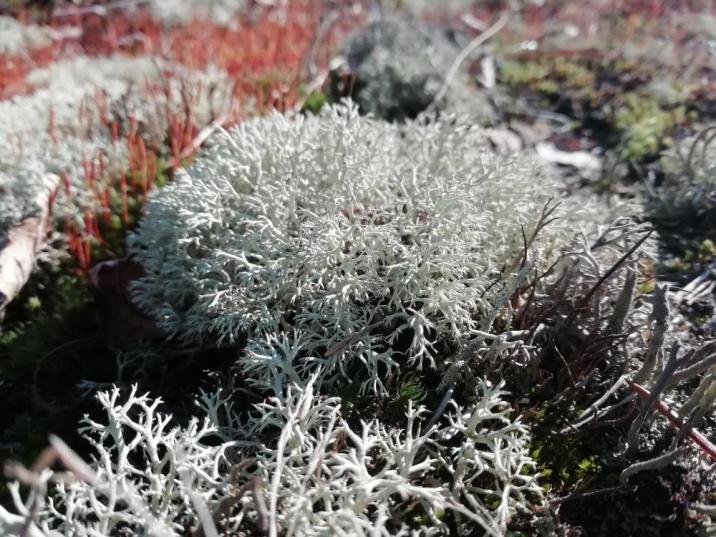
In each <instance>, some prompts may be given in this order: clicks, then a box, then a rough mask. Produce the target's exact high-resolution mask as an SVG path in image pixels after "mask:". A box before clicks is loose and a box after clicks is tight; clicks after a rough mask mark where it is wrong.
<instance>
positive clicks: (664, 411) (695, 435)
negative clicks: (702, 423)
mask: <svg viewBox="0 0 716 537" xmlns="http://www.w3.org/2000/svg"><path fill="white" fill-rule="evenodd" d="M628 385H629V389H630V390H631V391H633V392H634V393H635V394H637V395H638V396H639V397H640V398H641V399H643V400H644V401H647V400H648V399H649V397H651V393H649V390H647V389H646V388H644V386H642V385H640V384H637V383H636V382H632V381H629V383H628ZM656 409H657V410H658V411H659V413H660V414H661V415H662V416H664V417H666V419H667V420H668V421H669V423H670V424H671V425H672V427H674V428H675V429H681V428H682V427H683V426H684V422H683V420H682V419H681V418H680V417H679V416H677V415H676V414H675V413H674V411H672V410H671V409H670V408H669V407H668V406H667V405H666V403H664V402H663V401H662V400H661V399H659V400H657V402H656ZM687 435H688V437H689V439H690V440H691V441H692V442H693V443H694V444H696V445H697V446H699V447H700V448H701V451H703V452H704V453H706V454H707V455H708V456H709V457H711V458H712V459H713V460H715V461H716V446H714V445H713V444H712V443H711V441H710V440H709V439H708V438H706V437H705V436H704V435H703V434H701V433H700V432H699V431H697V430H696V429H694V428H692V429H691V430H690V431H689V432H688V433H687Z"/></svg>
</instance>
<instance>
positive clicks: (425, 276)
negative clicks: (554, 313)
mask: <svg viewBox="0 0 716 537" xmlns="http://www.w3.org/2000/svg"><path fill="white" fill-rule="evenodd" d="M558 195H559V189H558V186H557V185H556V184H555V183H553V182H552V181H551V180H550V179H549V178H548V177H545V175H544V174H543V173H542V172H541V170H540V168H539V166H537V164H536V163H535V162H534V161H532V160H531V159H529V158H525V157H521V156H517V155H495V154H493V153H492V152H491V151H490V150H489V149H488V147H487V144H486V143H485V141H484V137H483V135H482V133H481V131H480V130H479V129H475V128H472V127H468V126H462V125H460V124H459V123H456V122H455V121H452V120H445V121H441V122H435V123H432V124H421V123H409V124H407V125H404V126H397V125H391V124H388V123H385V122H382V121H376V120H372V119H368V118H364V117H361V116H359V115H358V113H357V109H356V108H355V107H353V106H352V105H342V106H336V107H330V108H327V109H326V110H325V111H324V112H323V113H322V114H321V116H320V117H303V116H301V117H296V118H293V119H289V118H287V117H286V116H283V115H280V114H278V113H275V114H273V115H271V116H269V117H266V118H262V119H256V120H253V121H249V122H246V123H243V124H241V125H239V126H238V127H236V128H234V129H233V130H232V131H231V132H230V133H222V134H219V135H217V136H216V137H214V138H213V140H212V143H211V147H209V148H208V149H207V150H206V151H205V152H204V153H203V155H202V156H201V157H200V158H199V159H198V160H197V161H196V162H195V163H194V164H193V165H192V166H191V168H189V170H188V173H185V174H182V177H181V179H179V180H177V181H175V182H174V183H173V184H172V185H170V186H168V187H167V188H165V189H163V190H162V191H161V192H160V193H158V194H157V195H156V196H154V197H153V198H152V199H151V200H150V202H149V204H148V206H147V210H146V216H145V218H144V219H143V220H142V222H141V224H140V228H139V230H138V232H137V233H136V235H135V236H134V237H132V238H131V239H130V251H131V254H132V255H134V256H135V257H136V258H137V259H138V260H139V261H140V262H141V263H142V265H143V266H144V268H145V269H146V271H147V274H148V275H147V277H146V278H145V279H143V280H142V281H141V282H140V285H138V286H137V289H136V300H137V302H138V304H140V305H141V306H142V307H143V308H144V309H145V310H146V311H147V312H149V313H151V314H152V315H153V316H154V317H155V318H156V319H157V321H158V323H159V325H160V326H161V327H162V328H163V329H165V330H166V331H167V332H169V333H170V334H172V335H174V336H175V337H177V338H181V339H183V340H192V339H194V340H206V341H227V340H235V339H237V338H238V337H239V336H240V335H247V336H248V341H249V342H248V346H247V350H246V352H245V353H244V356H243V357H242V365H243V367H244V368H245V370H246V372H247V373H249V377H250V379H251V382H253V383H254V384H255V385H256V386H257V387H260V388H262V389H271V390H273V391H274V392H275V393H281V392H282V391H283V384H284V383H285V381H286V380H290V379H293V380H298V379H301V378H303V379H305V378H307V376H309V375H310V374H312V373H313V372H315V371H318V370H321V371H322V372H323V382H327V383H331V382H333V381H335V380H336V379H338V378H340V377H341V376H350V377H351V378H354V379H357V380H360V382H361V383H362V385H363V388H364V389H367V390H373V391H375V392H377V393H385V391H386V390H385V387H384V385H383V381H382V379H384V378H385V377H386V375H389V374H390V373H391V372H393V371H395V370H396V369H399V368H401V367H408V368H417V369H422V368H427V367H431V368H434V367H438V366H439V365H440V364H436V357H437V356H438V355H439V354H440V353H443V354H445V353H448V352H449V351H450V349H455V348H459V347H460V346H462V345H463V344H464V342H465V341H466V340H467V339H469V338H470V337H472V336H474V335H475V334H476V333H478V332H479V331H488V330H490V328H491V326H492V323H493V322H494V320H495V319H496V318H497V316H498V314H499V312H500V311H501V310H502V308H504V307H508V308H509V300H508V299H509V296H510V295H511V294H512V292H513V291H514V289H515V288H516V286H518V285H519V284H520V283H521V282H524V278H525V277H526V275H527V273H529V271H530V270H531V269H532V268H533V267H534V266H535V264H539V263H541V262H542V258H543V257H545V256H550V255H552V254H554V253H555V252H554V250H555V249H556V245H557V244H558V243H560V241H561V243H564V242H565V241H564V239H565V237H571V236H572V234H573V233H574V230H575V227H572V229H568V228H569V227H571V226H576V222H578V218H579V213H578V211H577V212H574V213H573V214H574V215H575V216H574V220H573V221H572V222H571V226H570V225H569V223H567V222H565V223H563V224H561V225H559V224H552V225H551V226H548V228H547V229H546V230H544V231H541V232H540V233H538V234H537V238H536V239H535V240H534V241H532V244H531V247H530V248H529V250H530V251H529V252H527V255H526V256H525V240H527V239H528V238H529V237H530V236H531V235H532V234H533V232H534V231H535V230H536V229H537V228H538V227H539V223H538V222H539V221H540V219H541V217H542V210H543V208H544V207H545V206H546V205H547V204H548V203H549V202H550V200H551V199H552V198H554V197H555V196H558ZM523 233H524V235H523Z"/></svg>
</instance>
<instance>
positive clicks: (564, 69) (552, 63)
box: [501, 57, 595, 97]
mask: <svg viewBox="0 0 716 537" xmlns="http://www.w3.org/2000/svg"><path fill="white" fill-rule="evenodd" d="M501 77H502V81H503V82H504V83H505V84H508V85H510V86H518V87H526V88H528V89H531V90H533V91H537V92H539V93H545V94H553V93H558V92H559V91H562V90H569V91H571V92H574V93H576V96H578V97H591V96H593V94H594V84H595V75H594V72H593V71H592V70H591V69H589V68H588V67H585V66H584V65H582V64H581V63H580V62H578V61H575V60H572V59H570V58H564V57H557V58H546V59H539V60H527V61H515V60H507V61H505V62H503V64H502V68H501Z"/></svg>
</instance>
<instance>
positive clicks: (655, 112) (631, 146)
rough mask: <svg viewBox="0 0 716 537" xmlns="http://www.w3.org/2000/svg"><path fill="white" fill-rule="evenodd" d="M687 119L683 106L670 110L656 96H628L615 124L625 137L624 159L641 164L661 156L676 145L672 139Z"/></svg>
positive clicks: (615, 114) (622, 144) (616, 114)
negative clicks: (660, 154)
mask: <svg viewBox="0 0 716 537" xmlns="http://www.w3.org/2000/svg"><path fill="white" fill-rule="evenodd" d="M685 119H686V110H685V108H684V107H683V106H677V107H675V108H666V107H663V106H662V105H661V104H660V103H659V102H658V100H657V99H656V98H654V97H652V96H649V95H645V94H641V93H627V94H626V95H624V100H623V104H622V105H621V106H620V107H618V108H617V109H616V111H615V113H614V124H615V126H616V128H617V129H619V131H620V132H621V137H622V143H621V146H622V149H621V156H622V158H623V159H624V160H628V161H639V160H641V159H643V158H644V157H645V156H647V155H649V154H655V153H657V152H658V151H660V150H661V149H662V148H664V147H666V146H668V145H669V144H670V143H672V142H671V138H670V136H669V135H670V134H671V132H672V130H673V129H674V127H675V126H676V125H678V124H679V123H682V122H683V121H684V120H685Z"/></svg>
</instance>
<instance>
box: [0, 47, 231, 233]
mask: <svg viewBox="0 0 716 537" xmlns="http://www.w3.org/2000/svg"><path fill="white" fill-rule="evenodd" d="M170 71H171V72H172V73H173V76H172V77H171V78H170V79H169V80H168V81H166V82H165V84H166V85H167V86H168V87H167V90H166V91H165V90H164V89H162V90H161V91H159V92H158V91H157V90H152V91H150V88H152V87H153V86H157V85H158V83H159V81H161V80H164V78H166V74H167V73H168V72H170ZM163 77H164V78H163ZM26 80H27V83H28V84H29V85H30V86H31V87H33V88H35V89H34V90H33V91H32V92H31V93H29V94H28V95H22V96H17V97H13V98H10V99H7V100H5V101H0V115H2V118H3V121H2V124H0V192H9V193H10V195H11V197H10V195H9V196H8V197H7V198H5V199H4V200H3V201H2V202H1V203H2V205H1V206H0V208H2V209H3V213H2V217H1V218H2V221H0V236H1V235H2V234H3V232H4V231H6V229H7V227H9V226H10V225H12V224H14V223H16V222H17V220H19V219H20V218H21V217H23V216H26V215H27V208H28V207H30V208H34V207H33V206H32V205H31V201H32V200H34V196H35V194H36V191H37V189H38V188H42V185H43V183H44V181H43V177H44V176H45V175H46V174H48V173H55V174H58V175H61V176H62V177H63V178H65V180H66V184H65V187H64V188H62V189H61V190H60V192H59V193H58V196H59V197H58V200H57V203H56V206H55V216H56V217H58V218H69V219H71V220H74V221H76V223H77V224H78V225H79V227H80V228H82V224H83V218H84V215H85V211H87V210H95V209H96V207H94V206H93V202H94V201H95V199H94V196H93V191H94V190H97V191H102V190H106V189H107V187H106V185H105V184H104V183H106V184H111V183H112V181H116V177H117V173H118V171H119V170H120V169H123V168H124V167H125V166H126V160H127V155H126V153H127V148H126V143H125V140H124V135H125V131H126V130H127V129H128V128H129V125H130V123H131V122H132V121H135V122H136V125H137V128H139V129H142V131H143V132H146V133H147V134H148V136H147V140H148V142H149V141H151V140H152V139H155V140H157V143H159V142H163V137H164V136H166V132H167V131H168V126H167V124H166V122H167V119H168V118H167V111H179V110H182V107H183V106H185V103H186V102H190V103H192V104H193V105H194V110H193V112H194V114H195V115H194V118H193V119H194V120H195V121H196V122H197V123H198V124H199V126H201V125H202V124H208V123H209V122H211V121H212V120H213V119H214V116H215V114H218V113H220V112H221V111H222V106H226V105H227V103H228V97H227V95H226V94H225V92H221V91H215V90H214V86H216V85H220V86H221V85H223V83H224V82H225V77H224V76H223V74H222V73H220V72H216V71H215V70H208V71H207V72H204V73H195V72H191V71H189V70H187V69H185V68H183V67H181V66H176V65H169V64H167V63H161V62H157V61H156V60H155V59H152V58H150V57H136V58H126V57H121V56H111V57H108V58H89V57H84V56H78V57H75V58H72V59H67V60H63V61H59V62H56V63H54V64H52V66H50V67H48V68H45V69H38V70H35V71H32V72H31V73H29V74H28V76H27V79H26ZM199 80H202V82H201V84H199ZM120 103H121V104H120ZM111 122H116V123H117V126H118V131H117V132H112V127H111ZM160 137H161V138H160ZM100 162H101V164H100ZM87 167H92V168H93V169H96V170H99V169H100V168H104V171H103V173H100V174H98V177H96V178H95V180H96V181H97V182H98V183H99V184H98V185H96V186H93V185H91V184H90V182H89V180H88V178H87Z"/></svg>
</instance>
